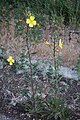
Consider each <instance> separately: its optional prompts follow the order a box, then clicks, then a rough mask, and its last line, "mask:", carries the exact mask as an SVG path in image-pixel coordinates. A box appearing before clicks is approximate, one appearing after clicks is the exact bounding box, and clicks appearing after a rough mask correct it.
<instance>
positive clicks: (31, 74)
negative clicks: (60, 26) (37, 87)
mask: <svg viewBox="0 0 80 120" xmlns="http://www.w3.org/2000/svg"><path fill="white" fill-rule="evenodd" d="M26 45H27V50H28V57H29V63H30V81H31V92H32V102H33V108H34V109H35V100H34V80H33V72H32V63H31V54H30V47H29V38H28V35H27V33H26Z"/></svg>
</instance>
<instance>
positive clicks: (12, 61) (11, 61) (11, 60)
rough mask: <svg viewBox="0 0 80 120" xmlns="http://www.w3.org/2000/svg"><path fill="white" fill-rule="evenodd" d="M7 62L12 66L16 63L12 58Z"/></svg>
mask: <svg viewBox="0 0 80 120" xmlns="http://www.w3.org/2000/svg"><path fill="white" fill-rule="evenodd" d="M7 61H8V62H9V64H10V65H13V63H14V62H15V61H14V59H13V58H12V56H9V58H8V59H7Z"/></svg>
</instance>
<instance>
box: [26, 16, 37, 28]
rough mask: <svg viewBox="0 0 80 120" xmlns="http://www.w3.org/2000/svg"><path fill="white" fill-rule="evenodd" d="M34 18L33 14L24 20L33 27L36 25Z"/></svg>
mask: <svg viewBox="0 0 80 120" xmlns="http://www.w3.org/2000/svg"><path fill="white" fill-rule="evenodd" d="M34 19H35V17H34V16H30V18H29V19H27V20H26V23H27V24H29V27H33V26H34V25H36V21H35V20H34Z"/></svg>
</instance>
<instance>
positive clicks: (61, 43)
mask: <svg viewBox="0 0 80 120" xmlns="http://www.w3.org/2000/svg"><path fill="white" fill-rule="evenodd" d="M62 46H63V42H62V40H61V39H60V40H59V47H60V48H61V49H62Z"/></svg>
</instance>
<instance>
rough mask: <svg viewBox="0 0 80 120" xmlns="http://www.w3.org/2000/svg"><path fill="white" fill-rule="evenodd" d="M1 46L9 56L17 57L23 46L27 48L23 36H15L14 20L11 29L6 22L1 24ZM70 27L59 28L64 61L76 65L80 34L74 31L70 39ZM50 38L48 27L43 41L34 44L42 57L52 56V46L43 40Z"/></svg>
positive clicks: (65, 63)
mask: <svg viewBox="0 0 80 120" xmlns="http://www.w3.org/2000/svg"><path fill="white" fill-rule="evenodd" d="M0 29H1V33H0V47H2V46H3V47H4V48H5V50H6V54H7V56H9V55H12V56H13V57H14V58H15V59H17V58H18V56H19V53H20V52H21V51H22V49H23V48H25V49H26V46H25V42H24V40H23V39H22V38H20V40H18V39H17V38H15V37H14V21H13V20H12V21H11V25H10V26H9V29H8V30H7V28H6V27H5V25H4V23H3V24H2V25H0ZM69 31H70V29H69V28H67V29H66V28H65V29H59V30H58V33H59V38H62V40H63V43H64V44H63V49H62V61H63V64H64V65H65V66H74V65H75V63H76V60H77V57H78V56H79V54H80V37H79V36H80V34H76V33H73V34H72V36H71V40H70V41H69ZM49 39H50V28H49V27H48V28H46V29H45V31H43V36H42V41H41V43H39V44H37V45H33V46H32V48H31V49H32V50H33V51H36V52H37V56H38V57H40V58H44V57H48V58H50V55H51V50H50V47H49V46H47V45H45V44H43V41H45V40H47V41H49Z"/></svg>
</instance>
